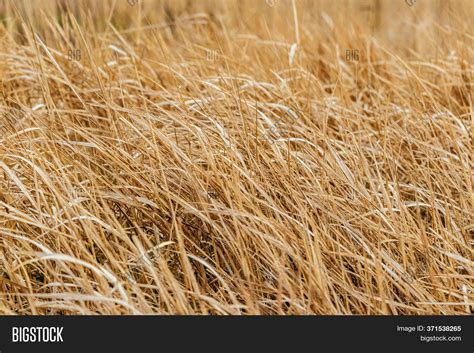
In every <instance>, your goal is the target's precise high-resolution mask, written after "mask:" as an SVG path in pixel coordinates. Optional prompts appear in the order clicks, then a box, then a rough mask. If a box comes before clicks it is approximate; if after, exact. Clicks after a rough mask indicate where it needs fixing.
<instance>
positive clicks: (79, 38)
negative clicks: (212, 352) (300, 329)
mask: <svg viewBox="0 0 474 353" xmlns="http://www.w3.org/2000/svg"><path fill="white" fill-rule="evenodd" d="M410 4H412V5H411V6H410ZM473 14H474V3H473V2H472V1H468V0H466V1H462V0H452V1H441V0H440V1H434V0H433V1H422V0H419V1H416V2H414V1H410V2H407V1H403V0H400V1H398V0H386V1H381V0H370V1H369V0H367V1H364V0H361V1H343V0H338V1H329V0H328V1H324V0H319V1H317V0H313V1H310V0H296V1H291V0H287V1H285V0H272V1H268V0H267V1H255V0H245V1H242V0H235V1H234V0H232V1H231V0H222V1H211V0H200V1H192V2H191V1H180V0H176V1H171V0H170V1H158V0H148V1H147V0H135V1H134V0H129V1H126V0H103V1H92V0H90V1H86V0H84V1H72V0H71V1H66V0H41V1H40V0H30V1H27V0H23V1H10V0H0V80H1V86H0V93H1V94H0V248H1V252H0V314H148V313H166V314H168V313H169V314H470V313H471V311H472V308H473V288H472V283H473V278H474V277H473V276H474V273H473V257H472V255H473V233H474V223H473V213H474V212H473V206H474V196H473V173H472V170H473V169H472V168H473V159H472V157H473V150H472V147H473V146H472V121H473V106H472V102H473V86H472V85H473V82H474V76H473V73H474V64H473V62H474V61H473V58H474V52H473V50H474V49H473V48H474V45H473V42H474V41H473V39H474V32H473V28H472V16H473Z"/></svg>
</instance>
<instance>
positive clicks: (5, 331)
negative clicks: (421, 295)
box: [0, 316, 474, 353]
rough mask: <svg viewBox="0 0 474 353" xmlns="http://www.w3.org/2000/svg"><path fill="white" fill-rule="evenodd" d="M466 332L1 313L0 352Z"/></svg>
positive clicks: (418, 339)
mask: <svg viewBox="0 0 474 353" xmlns="http://www.w3.org/2000/svg"><path fill="white" fill-rule="evenodd" d="M473 333H474V327H473V318H472V316H421V317H419V316H375V317H374V316H299V317H289V316H286V317H282V316H280V317H263V316H260V317H257V316H254V317H210V316H121V317H112V316H3V317H0V353H14V352H141V351H145V350H146V351H153V352H168V351H177V352H180V351H185V350H189V351H198V352H201V351H202V352H214V351H215V352H225V351H227V350H232V351H242V352H250V351H252V352H253V351H257V350H258V351H262V352H267V351H278V352H279V351H282V352H303V351H304V352H401V351H403V350H404V351H405V352H429V353H434V352H456V353H457V352H466V353H472V352H473V351H474V342H473ZM32 341H34V342H32ZM44 341H47V342H44Z"/></svg>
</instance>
